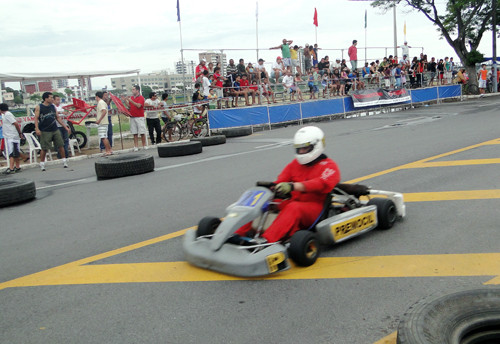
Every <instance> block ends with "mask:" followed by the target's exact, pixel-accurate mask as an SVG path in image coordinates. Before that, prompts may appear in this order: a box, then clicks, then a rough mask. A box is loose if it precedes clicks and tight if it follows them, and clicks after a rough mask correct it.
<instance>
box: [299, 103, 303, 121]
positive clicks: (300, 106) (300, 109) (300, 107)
mask: <svg viewBox="0 0 500 344" xmlns="http://www.w3.org/2000/svg"><path fill="white" fill-rule="evenodd" d="M299 111H300V125H302V124H304V121H303V117H302V102H300V103H299Z"/></svg>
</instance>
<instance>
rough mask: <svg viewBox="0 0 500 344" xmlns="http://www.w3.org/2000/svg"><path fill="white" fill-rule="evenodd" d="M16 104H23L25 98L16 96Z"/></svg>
mask: <svg viewBox="0 0 500 344" xmlns="http://www.w3.org/2000/svg"><path fill="white" fill-rule="evenodd" d="M14 104H23V98H22V97H21V96H14Z"/></svg>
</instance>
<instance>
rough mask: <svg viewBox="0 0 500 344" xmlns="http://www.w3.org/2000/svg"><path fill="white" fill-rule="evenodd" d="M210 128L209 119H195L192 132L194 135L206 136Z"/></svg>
mask: <svg viewBox="0 0 500 344" xmlns="http://www.w3.org/2000/svg"><path fill="white" fill-rule="evenodd" d="M208 130H209V129H208V123H207V120H205V119H201V120H195V121H194V122H193V125H192V127H191V134H192V135H193V137H205V136H208Z"/></svg>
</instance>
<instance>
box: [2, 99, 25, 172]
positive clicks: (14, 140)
mask: <svg viewBox="0 0 500 344" xmlns="http://www.w3.org/2000/svg"><path fill="white" fill-rule="evenodd" d="M0 114H1V115H2V118H3V124H2V127H3V137H4V140H5V149H6V152H8V154H9V168H7V170H5V172H4V173H5V174H11V173H14V172H20V171H21V167H20V165H19V156H20V152H19V145H20V142H21V137H23V134H22V132H21V127H20V126H19V123H17V120H16V118H15V117H14V115H13V114H12V112H10V111H9V106H8V105H7V104H5V103H2V104H0Z"/></svg>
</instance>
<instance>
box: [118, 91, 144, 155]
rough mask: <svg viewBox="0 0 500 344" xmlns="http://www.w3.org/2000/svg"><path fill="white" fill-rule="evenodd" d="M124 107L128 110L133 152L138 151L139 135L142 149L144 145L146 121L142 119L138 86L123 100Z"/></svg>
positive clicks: (142, 104) (141, 103) (142, 113)
mask: <svg viewBox="0 0 500 344" xmlns="http://www.w3.org/2000/svg"><path fill="white" fill-rule="evenodd" d="M124 101H125V105H127V106H128V107H129V108H130V132H131V133H132V135H134V152H137V151H138V150H139V148H138V145H139V135H141V141H142V147H143V148H144V149H148V146H147V145H146V120H145V118H144V97H143V96H142V95H141V89H140V87H139V85H135V86H133V87H132V97H128V98H125V99H124Z"/></svg>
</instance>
